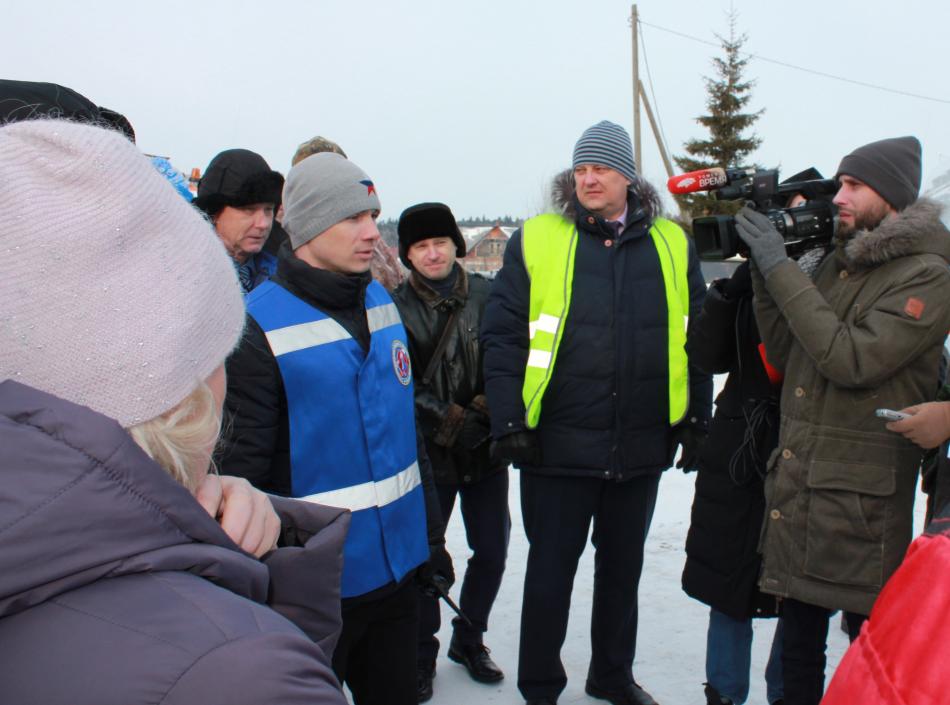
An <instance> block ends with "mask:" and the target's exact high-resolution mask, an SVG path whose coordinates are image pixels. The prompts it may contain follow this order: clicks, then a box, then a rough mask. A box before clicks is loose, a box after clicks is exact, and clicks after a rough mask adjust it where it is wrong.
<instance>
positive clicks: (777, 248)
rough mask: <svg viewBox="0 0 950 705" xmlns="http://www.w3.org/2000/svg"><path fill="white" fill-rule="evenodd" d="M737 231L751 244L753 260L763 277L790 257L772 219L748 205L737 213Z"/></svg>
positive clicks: (746, 242)
mask: <svg viewBox="0 0 950 705" xmlns="http://www.w3.org/2000/svg"><path fill="white" fill-rule="evenodd" d="M736 232H738V233H739V237H741V238H742V240H743V241H744V242H745V244H747V245H748V246H749V251H750V252H751V253H752V261H753V262H755V266H756V267H758V269H759V271H760V272H761V273H762V276H763V277H768V276H769V273H770V272H771V271H772V270H773V269H775V268H776V267H777V266H778V265H780V264H781V263H782V262H784V261H785V260H786V259H788V254H786V252H785V240H784V239H783V238H782V236H781V235H780V234H779V232H778V230H776V229H775V227H774V226H773V225H772V223H771V221H770V220H769V219H768V217H766V216H765V215H763V214H762V213H758V212H757V211H754V210H752V209H751V208H749V207H748V206H746V207H745V208H743V209H742V210H741V211H739V212H738V213H737V214H736Z"/></svg>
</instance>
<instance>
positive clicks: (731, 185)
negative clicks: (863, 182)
mask: <svg viewBox="0 0 950 705" xmlns="http://www.w3.org/2000/svg"><path fill="white" fill-rule="evenodd" d="M809 175H817V176H820V174H818V172H817V171H815V170H814V169H809V170H807V171H805V172H802V173H801V174H796V175H795V176H794V177H792V179H796V178H798V179H799V180H792V179H790V180H788V181H785V182H782V183H779V180H778V169H761V170H755V169H723V168H719V167H717V168H713V169H702V170H700V171H694V172H690V173H689V174H681V175H679V176H673V177H671V178H670V179H669V181H667V188H668V189H669V191H670V193H673V194H687V193H694V192H696V191H713V190H715V191H716V198H717V199H719V200H730V201H731V200H736V199H740V198H741V199H744V200H745V201H746V202H747V203H746V205H748V206H749V207H750V208H753V209H754V210H756V211H758V212H759V213H762V214H764V215H765V216H766V217H767V218H768V219H769V220H770V221H772V225H774V226H775V229H776V230H778V232H779V233H780V234H781V235H782V237H783V238H784V239H785V250H786V252H788V256H789V257H792V258H794V257H796V256H797V255H799V254H801V253H802V252H804V251H805V250H808V249H810V248H812V247H814V246H816V245H819V244H823V243H827V242H830V241H831V238H832V236H833V235H834V232H835V223H836V217H837V213H838V209H837V207H835V206H834V204H832V203H831V198H830V196H832V195H833V194H834V193H835V191H836V190H837V184H836V183H835V181H834V179H822V178H804V177H806V176H809ZM796 193H800V194H802V196H804V197H805V198H806V199H807V201H808V202H807V203H805V204H803V205H800V206H796V207H794V208H786V207H785V206H786V204H787V203H788V199H789V198H791V197H792V196H793V195H795V194H796ZM693 240H694V241H695V242H696V251H697V252H698V254H699V257H700V259H704V260H714V261H718V260H724V259H728V258H730V257H734V256H736V255H737V254H742V255H744V256H748V248H747V247H746V246H745V243H744V242H742V240H741V239H740V238H739V234H738V232H736V219H735V217H734V216H731V215H709V216H703V217H700V218H694V219H693Z"/></svg>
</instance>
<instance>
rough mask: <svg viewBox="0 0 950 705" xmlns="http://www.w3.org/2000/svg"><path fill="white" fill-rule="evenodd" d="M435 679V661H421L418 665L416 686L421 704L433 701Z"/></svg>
mask: <svg viewBox="0 0 950 705" xmlns="http://www.w3.org/2000/svg"><path fill="white" fill-rule="evenodd" d="M433 678H435V661H429V662H423V661H419V663H417V664H416V686H417V688H418V696H419V702H420V703H424V702H426V701H427V700H431V699H432V679H433Z"/></svg>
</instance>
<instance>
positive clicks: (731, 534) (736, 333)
mask: <svg viewBox="0 0 950 705" xmlns="http://www.w3.org/2000/svg"><path fill="white" fill-rule="evenodd" d="M821 178H822V177H821V174H819V173H818V172H817V170H815V169H807V170H806V171H803V172H801V173H799V174H796V175H795V176H792V177H791V178H789V179H787V180H786V181H785V182H783V183H795V182H800V181H808V180H813V179H821ZM830 199H831V196H830V195H829V196H826V197H824V198H823V199H822V200H826V201H830ZM805 200H806V199H805V197H804V196H803V195H802V194H800V193H796V194H794V195H793V196H792V197H791V199H790V200H789V202H788V203H787V204H786V205H787V207H789V208H793V207H796V206H799V205H802V204H803V203H805ZM829 249H830V247H829V243H828V242H827V241H816V242H815V244H813V245H812V247H811V248H809V249H808V250H807V251H805V252H802V253H801V254H800V255H799V256H797V257H796V259H797V261H798V263H799V266H800V267H801V268H802V270H803V271H805V272H806V273H807V274H809V275H812V274H813V273H814V271H815V269H816V268H817V266H818V264H819V263H820V262H821V260H822V259H823V257H824V256H825V255H826V254H827V252H828V251H829ZM693 325H694V329H693V336H692V337H691V338H690V340H689V344H688V351H689V355H690V359H692V360H693V362H694V364H695V365H696V366H697V367H699V368H700V369H702V370H703V371H704V372H709V373H710V374H722V373H728V377H727V378H726V383H725V386H724V387H723V390H722V392H721V393H720V395H719V396H718V398H717V399H716V414H715V416H713V420H712V424H711V425H710V427H709V437H708V439H707V441H706V443H704V444H703V447H702V450H701V451H700V455H699V463H698V472H697V475H696V493H695V496H694V498H693V508H692V513H691V519H690V527H689V533H688V535H687V537H686V566H685V568H684V570H683V590H684V591H686V593H687V594H688V595H689V596H690V597H693V598H695V599H697V600H699V601H700V602H703V603H705V604H707V605H709V607H710V610H709V628H708V631H707V635H706V681H707V682H706V703H707V705H727V704H728V705H741V703H744V702H745V701H746V698H747V697H748V695H749V670H750V664H751V652H752V618H753V617H775V616H776V614H777V613H778V606H777V604H776V598H775V596H773V595H763V594H762V593H761V592H760V591H759V590H758V589H757V586H756V582H757V580H758V577H759V568H760V566H761V558H760V556H759V553H758V542H759V533H760V531H761V528H762V517H763V516H764V514H765V495H764V493H763V490H762V479H763V477H764V476H765V467H766V461H767V460H768V457H769V454H770V453H771V452H772V450H773V449H774V448H775V445H776V443H778V427H779V411H778V402H779V395H780V394H781V388H782V374H781V372H780V371H779V370H777V369H775V368H774V367H773V366H772V365H771V364H769V362H768V361H767V359H766V355H765V348H764V346H763V345H762V344H761V339H760V337H759V330H758V328H757V327H756V324H755V313H754V311H753V303H752V277H751V273H750V271H749V263H748V262H743V263H742V264H741V265H739V267H738V268H737V269H736V271H735V272H734V273H733V275H732V276H731V277H730V278H729V279H717V280H716V281H714V282H713V283H712V285H711V286H710V287H709V291H708V292H707V293H706V299H705V301H704V302H703V309H702V311H701V312H700V314H699V316H697V317H696V320H695V323H694V324H693ZM781 659H782V628H781V623H780V624H779V625H778V626H777V627H776V629H775V634H774V636H773V639H772V648H771V652H770V654H769V661H768V665H767V666H766V669H765V682H766V695H767V698H768V702H769V703H778V702H781V701H782V699H783V688H782V665H781Z"/></svg>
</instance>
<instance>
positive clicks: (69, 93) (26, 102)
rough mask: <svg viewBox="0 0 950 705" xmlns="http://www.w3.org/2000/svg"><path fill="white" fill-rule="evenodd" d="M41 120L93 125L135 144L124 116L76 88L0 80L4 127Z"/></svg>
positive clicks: (0, 114) (0, 121)
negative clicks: (96, 102) (112, 131)
mask: <svg viewBox="0 0 950 705" xmlns="http://www.w3.org/2000/svg"><path fill="white" fill-rule="evenodd" d="M38 118H56V119H62V120H74V121H76V122H85V123H90V124H93V125H98V126H100V127H105V128H109V129H112V130H116V131H118V132H121V133H122V134H124V135H125V136H126V137H127V138H128V139H129V140H131V141H132V142H134V141H135V132H134V131H133V129H132V125H131V123H130V122H129V121H128V119H126V117H125V116H124V115H122V114H121V113H117V112H116V111H115V110H110V109H108V108H101V107H99V106H97V105H96V104H95V103H93V102H92V101H91V100H89V99H88V98H87V97H86V96H84V95H82V94H81V93H77V92H76V91H74V90H73V89H72V88H66V86H60V85H59V84H57V83H40V82H38V81H11V80H9V79H5V78H4V79H0V125H2V124H4V123H8V122H21V121H23V120H36V119H38Z"/></svg>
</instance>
